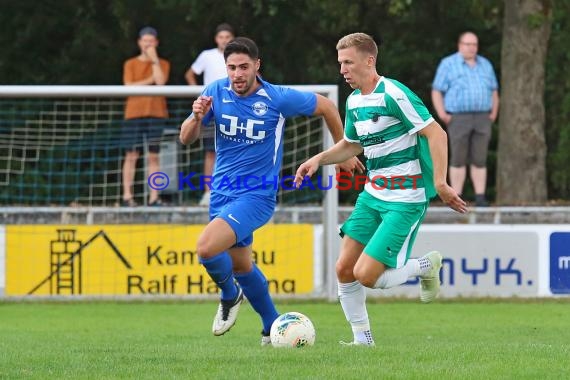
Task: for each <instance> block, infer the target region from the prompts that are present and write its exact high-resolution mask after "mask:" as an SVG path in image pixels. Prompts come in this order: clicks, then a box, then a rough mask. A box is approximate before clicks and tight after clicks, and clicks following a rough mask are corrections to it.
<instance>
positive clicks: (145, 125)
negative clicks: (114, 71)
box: [121, 26, 170, 207]
mask: <svg viewBox="0 0 570 380" xmlns="http://www.w3.org/2000/svg"><path fill="white" fill-rule="evenodd" d="M137 43H138V46H139V48H140V54H139V55H137V56H136V57H133V58H130V59H128V60H127V61H125V64H124V67H123V83H124V85H125V86H146V85H164V84H166V82H167V81H168V74H169V72H170V63H169V62H168V61H167V60H165V59H163V58H160V57H159V56H158V52H157V47H158V33H157V31H156V29H154V28H153V27H150V26H147V27H144V28H142V29H141V30H140V32H139V38H138V41H137ZM167 118H168V108H167V105H166V98H165V97H163V96H129V97H128V98H127V101H126V105H125V123H124V124H123V126H122V128H121V142H122V143H123V146H124V148H125V149H126V153H125V160H124V163H123V173H122V175H123V200H122V203H121V204H122V205H123V206H127V207H133V206H136V205H137V203H136V201H135V199H134V193H133V192H134V190H133V183H134V179H135V173H136V165H137V160H138V159H139V157H140V155H141V153H143V152H144V147H145V145H147V144H148V157H147V160H148V166H147V170H148V173H154V172H157V171H159V156H158V154H159V151H160V138H161V136H162V132H163V129H164V124H165V119H167ZM160 204H161V201H160V198H159V195H158V191H157V190H155V189H150V195H149V199H148V205H149V206H159V205H160Z"/></svg>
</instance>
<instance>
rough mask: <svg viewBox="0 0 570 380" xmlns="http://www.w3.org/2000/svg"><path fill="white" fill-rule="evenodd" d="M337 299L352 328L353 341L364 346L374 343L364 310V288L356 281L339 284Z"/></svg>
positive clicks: (366, 312)
mask: <svg viewBox="0 0 570 380" xmlns="http://www.w3.org/2000/svg"><path fill="white" fill-rule="evenodd" d="M338 299H339V300H340V304H341V306H342V310H343V311H344V315H345V317H346V320H347V321H348V322H349V323H350V326H351V327H352V333H353V334H354V341H355V342H359V343H365V344H372V343H374V340H373V339H372V333H371V332H370V321H369V320H368V311H367V310H366V288H365V287H364V286H362V284H361V283H360V282H358V281H354V282H350V283H347V284H343V283H339V284H338Z"/></svg>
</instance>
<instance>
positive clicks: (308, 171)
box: [294, 139, 362, 187]
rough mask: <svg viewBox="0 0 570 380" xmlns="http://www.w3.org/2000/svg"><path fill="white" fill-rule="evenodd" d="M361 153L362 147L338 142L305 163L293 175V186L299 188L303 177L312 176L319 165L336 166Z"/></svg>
mask: <svg viewBox="0 0 570 380" xmlns="http://www.w3.org/2000/svg"><path fill="white" fill-rule="evenodd" d="M360 153H362V146H360V144H357V143H351V142H348V141H346V140H344V139H343V140H340V141H339V142H337V143H336V144H335V145H333V146H332V147H330V148H329V149H327V150H325V151H324V152H321V153H319V154H317V155H315V156H313V157H311V158H310V159H308V160H307V161H305V162H304V163H303V164H301V166H299V168H298V169H297V172H296V173H295V181H294V182H295V186H296V187H299V186H300V185H301V183H302V182H303V178H305V176H309V177H310V176H312V175H313V174H315V172H316V171H317V170H318V169H319V166H321V165H330V164H336V163H339V162H343V161H346V160H347V159H349V158H351V157H353V158H356V157H354V156H357V155H359V154H360Z"/></svg>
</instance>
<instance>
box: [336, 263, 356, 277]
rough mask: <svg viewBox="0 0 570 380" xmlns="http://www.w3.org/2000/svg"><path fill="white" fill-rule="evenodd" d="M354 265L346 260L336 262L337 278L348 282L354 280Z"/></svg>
mask: <svg viewBox="0 0 570 380" xmlns="http://www.w3.org/2000/svg"><path fill="white" fill-rule="evenodd" d="M353 269H354V268H353V267H352V266H351V265H348V264H347V263H345V262H342V261H340V260H339V261H337V262H336V278H337V279H338V280H339V281H340V282H342V283H348V282H353V281H354V275H353V273H352V272H353Z"/></svg>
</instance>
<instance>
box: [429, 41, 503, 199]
mask: <svg viewBox="0 0 570 380" xmlns="http://www.w3.org/2000/svg"><path fill="white" fill-rule="evenodd" d="M478 47H479V40H478V38H477V36H476V35H475V33H473V32H464V33H462V34H461V35H460V36H459V40H458V51H457V52H456V53H454V54H452V55H450V56H447V57H445V58H443V59H442V60H441V62H440V63H439V66H438V68H437V71H436V74H435V78H434V80H433V84H432V92H431V97H432V102H433V106H434V108H435V110H436V112H437V115H438V117H439V118H440V120H441V121H442V122H443V123H444V124H446V125H447V134H448V135H449V141H450V165H449V181H450V183H451V186H452V187H453V189H454V190H455V191H456V192H457V193H458V194H462V193H463V185H464V183H465V178H466V177H467V165H468V164H469V165H470V167H469V173H470V177H471V182H472V183H473V189H474V191H475V205H476V206H478V207H485V206H488V202H487V199H486V197H485V189H486V186H487V163H486V162H487V152H488V148H489V141H490V139H491V125H492V124H493V122H494V121H495V120H496V119H497V115H498V112H499V92H498V87H499V86H498V83H497V78H496V76H495V71H494V69H493V66H492V65H491V62H490V61H489V60H488V59H486V58H485V57H482V56H480V55H478V54H477V51H478Z"/></svg>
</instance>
